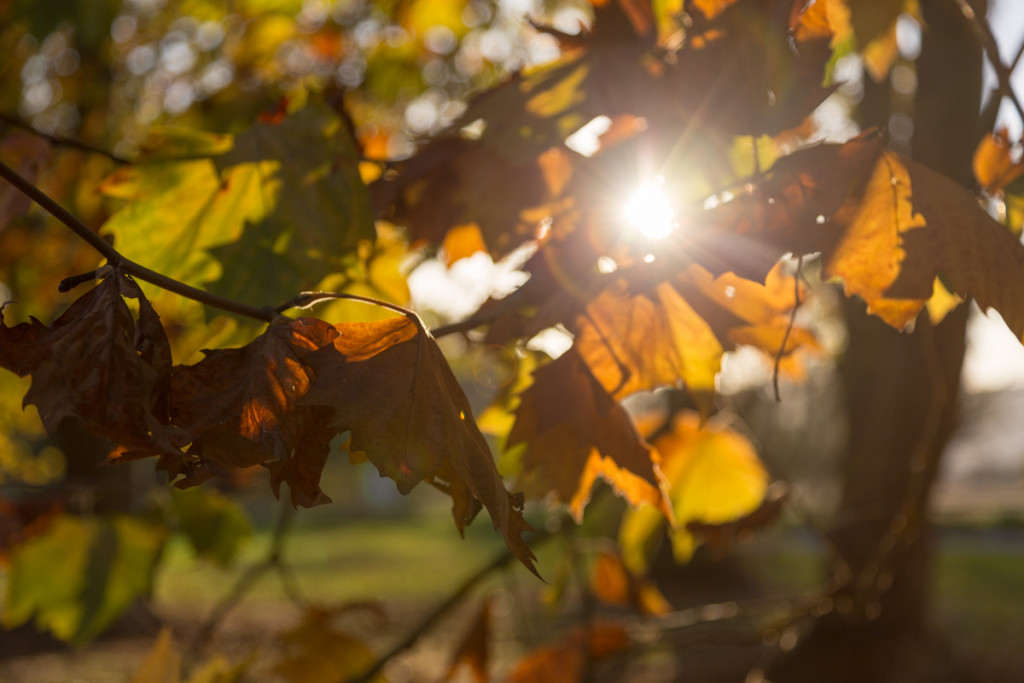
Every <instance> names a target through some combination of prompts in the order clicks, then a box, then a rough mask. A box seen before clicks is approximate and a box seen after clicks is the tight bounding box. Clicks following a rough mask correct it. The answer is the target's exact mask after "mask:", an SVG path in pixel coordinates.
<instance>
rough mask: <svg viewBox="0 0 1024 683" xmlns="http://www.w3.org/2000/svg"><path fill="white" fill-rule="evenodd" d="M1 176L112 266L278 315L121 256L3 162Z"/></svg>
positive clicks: (241, 310) (181, 291) (266, 317)
mask: <svg viewBox="0 0 1024 683" xmlns="http://www.w3.org/2000/svg"><path fill="white" fill-rule="evenodd" d="M0 177H2V178H3V179H4V180H6V181H7V182H9V183H10V184H11V185H13V186H14V187H16V188H17V189H18V190H19V191H20V192H22V193H23V194H24V195H25V196H27V197H28V198H29V199H31V200H32V201H34V202H35V203H36V204H38V205H39V206H41V207H42V208H43V209H44V210H46V212H47V213H49V214H50V215H51V216H53V217H54V218H56V219H57V220H58V221H60V222H61V223H63V224H64V225H65V226H67V228H68V229H70V230H71V231H72V232H73V233H75V234H76V235H78V236H79V237H80V238H82V240H84V241H85V242H86V244H88V245H89V246H90V247H92V248H93V249H95V250H96V251H97V252H99V254H100V256H103V257H104V258H105V259H107V261H108V262H109V263H110V265H111V266H112V267H114V268H118V269H120V270H121V271H122V272H124V273H126V274H128V275H131V276H132V277H135V278H137V279H139V280H142V281H144V282H148V283H150V284H152V285H156V286H157V287H160V288H162V289H166V290H167V291H169V292H174V293H175V294H178V295H180V296H183V297H185V298H187V299H192V300H194V301H198V302H200V303H203V304H206V305H207V306H213V307H214V308H219V309H221V310H222V311H227V312H228V313H234V314H236V315H241V316H244V317H246V318H254V319H256V320H263V321H265V322H270V321H271V320H273V319H274V317H275V316H276V315H277V313H276V312H274V311H272V310H270V309H268V308H258V307H256V306H250V305H249V304H244V303H242V302H240V301H235V300H233V299H228V298H225V297H222V296H217V295H216V294H211V293H209V292H206V291H203V290H201V289H198V288H196V287H192V286H191V285H186V284H185V283H183V282H179V281H178V280H175V279H173V278H169V277H167V276H166V275H162V274H161V273H158V272H156V271H154V270H150V269H149V268H146V267H145V266H141V265H139V264H138V263H135V262H134V261H130V260H128V259H127V258H125V257H124V256H122V255H121V253H120V252H119V251H117V249H115V248H114V247H113V246H111V245H110V244H109V243H108V242H107V241H106V240H104V239H103V238H102V237H100V236H99V235H97V234H96V233H95V232H93V231H92V229H90V228H89V226H88V225H86V224H85V223H83V222H82V221H81V220H79V219H78V218H76V217H75V216H73V215H72V214H71V213H70V212H69V211H68V210H67V209H65V208H64V207H63V206H61V205H60V204H58V203H57V202H56V201H55V200H54V199H53V198H51V197H50V196H49V195H48V194H46V193H45V192H43V191H42V190H40V189H39V188H38V187H36V186H35V185H33V184H32V183H30V182H29V181H28V180H26V179H25V178H24V177H22V176H21V175H20V174H19V173H18V172H17V171H15V170H14V169H13V168H11V167H10V166H8V165H6V164H4V163H3V162H0Z"/></svg>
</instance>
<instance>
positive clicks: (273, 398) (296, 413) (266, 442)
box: [161, 318, 338, 507]
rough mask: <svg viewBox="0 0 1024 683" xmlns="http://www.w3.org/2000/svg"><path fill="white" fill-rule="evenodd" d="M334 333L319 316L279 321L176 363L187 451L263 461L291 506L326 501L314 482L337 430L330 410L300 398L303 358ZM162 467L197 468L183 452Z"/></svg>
mask: <svg viewBox="0 0 1024 683" xmlns="http://www.w3.org/2000/svg"><path fill="white" fill-rule="evenodd" d="M337 336H338V332H337V330H335V328H334V327H332V326H331V325H330V324H328V323H326V322H323V321H322V320H317V319H315V318H298V319H296V320H287V319H285V318H279V319H278V320H276V321H275V322H273V323H271V324H270V325H269V326H268V327H267V330H266V331H265V332H264V333H263V334H261V335H260V336H259V337H257V338H256V339H255V340H253V341H252V342H251V343H249V344H247V345H246V346H244V347H242V348H238V349H223V350H216V351H207V352H206V358H204V359H203V360H202V361H200V362H199V363H197V364H195V365H188V366H181V365H178V366H175V368H174V373H173V375H172V392H173V397H174V402H173V405H172V417H173V421H174V424H175V425H177V426H179V427H180V428H181V429H182V430H183V431H184V432H185V433H186V434H187V435H188V437H187V438H188V440H189V441H191V446H190V448H189V451H188V455H189V456H193V457H198V458H200V459H201V461H202V462H204V463H207V464H209V463H213V464H215V465H220V466H222V467H249V466H251V465H256V464H266V465H267V467H268V468H269V469H270V470H271V472H272V474H273V485H274V489H275V493H276V492H277V490H278V487H279V486H280V482H281V481H285V482H287V483H288V486H289V489H290V490H291V496H292V502H293V503H295V504H296V505H303V506H306V507H309V506H312V505H319V504H322V503H328V502H330V498H328V497H327V496H326V495H325V494H324V493H323V492H322V491H321V490H320V486H319V482H320V472H321V471H322V470H323V467H324V463H325V462H326V460H327V455H328V453H329V452H330V442H331V438H332V437H333V436H334V434H335V432H334V431H333V430H331V429H330V428H328V427H327V426H326V425H325V423H326V421H327V417H328V414H329V411H326V410H325V409H323V408H316V407H310V406H300V405H297V403H298V401H299V399H300V398H302V397H303V396H304V395H305V394H306V393H307V392H308V391H309V389H310V387H311V385H312V383H313V381H314V379H315V378H316V373H315V372H314V371H313V369H312V368H311V367H310V366H309V365H307V364H306V363H305V362H303V361H302V360H301V357H302V356H305V355H307V354H308V353H309V352H310V351H313V350H316V349H319V348H321V347H323V346H327V345H329V344H331V342H332V341H333V340H334V339H335V338H336V337H337ZM161 466H162V467H163V468H165V469H168V470H169V473H170V474H171V475H172V476H176V475H177V474H179V473H185V474H187V475H189V474H192V470H193V469H194V468H193V467H192V465H191V464H190V462H189V459H188V458H187V457H185V458H180V459H178V460H174V459H172V457H170V456H165V458H164V460H163V462H162V463H161ZM197 481H198V479H197V478H196V477H195V476H192V477H186V479H185V480H184V483H185V485H189V484H192V483H196V482H197Z"/></svg>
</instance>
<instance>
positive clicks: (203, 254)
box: [103, 104, 374, 305]
mask: <svg viewBox="0 0 1024 683" xmlns="http://www.w3.org/2000/svg"><path fill="white" fill-rule="evenodd" d="M222 138H223V136H221V137H220V138H218V142H217V143H216V144H212V143H211V144H207V145H205V147H201V149H210V150H214V151H218V152H219V151H221V150H222V149H223V148H224V146H225V144H224V142H223V139H222ZM175 144H176V143H175ZM103 189H104V191H105V192H106V193H107V194H110V195H112V196H116V197H120V198H123V199H127V200H129V201H128V203H127V204H126V205H125V206H124V207H123V208H122V209H120V210H119V211H118V212H117V213H115V214H114V215H113V216H112V217H111V218H110V220H108V221H107V222H106V224H104V227H103V229H104V230H105V231H106V232H109V233H110V234H112V235H113V236H114V238H115V244H116V245H117V247H118V249H119V250H120V251H121V253H123V254H124V255H125V256H127V257H128V258H131V259H133V260H136V261H139V262H141V263H145V264H146V265H147V266H149V267H151V268H153V269H155V270H158V271H159V272H161V273H163V274H165V275H168V276H170V277H174V278H176V279H180V280H184V281H186V282H189V283H190V284H195V285H204V284H206V285H209V286H210V288H211V289H213V290H215V291H217V292H219V293H221V294H224V295H226V296H232V297H235V298H237V299H239V300H242V301H247V302H250V303H253V304H256V305H265V304H267V303H268V302H272V301H278V300H281V299H284V298H287V297H289V296H291V295H293V294H294V293H297V292H299V291H301V290H308V289H312V288H313V287H314V286H315V285H316V284H317V283H318V282H319V281H320V280H321V279H323V278H324V277H325V276H327V275H328V274H329V273H332V272H334V271H335V270H337V269H339V268H341V267H342V264H343V257H344V255H345V254H347V253H348V252H350V251H351V250H353V249H355V248H356V246H357V244H358V243H359V242H360V240H371V241H372V240H373V239H374V230H373V223H372V218H371V215H370V207H369V197H368V195H367V194H366V190H365V188H364V186H363V184H362V181H361V179H360V177H359V169H358V156H357V153H356V150H355V145H354V143H353V142H352V140H351V139H350V137H349V135H348V133H347V132H346V130H345V128H344V126H343V124H342V123H341V120H340V118H339V117H337V116H336V115H335V114H333V113H332V112H331V111H330V110H328V109H327V107H326V106H324V105H318V104H310V105H308V106H307V107H305V108H304V109H302V110H300V111H298V112H296V113H295V114H293V115H291V116H288V117H286V118H285V119H284V120H283V121H282V122H281V123H280V124H279V125H272V124H269V123H260V124H257V125H256V126H254V127H253V128H251V129H249V130H248V131H246V132H244V133H242V134H240V135H238V136H237V137H236V138H234V141H233V144H232V145H231V146H230V149H229V150H228V151H226V152H224V153H222V154H212V155H211V156H209V157H205V158H203V157H201V158H194V157H193V158H189V159H184V160H176V159H163V160H160V159H156V160H153V161H148V162H142V163H139V164H136V165H134V166H129V167H125V168H122V169H120V170H119V171H117V172H116V173H115V174H114V175H113V176H111V177H110V178H109V179H108V180H107V181H106V182H105V183H104V185H103ZM171 216H173V220H168V217H171Z"/></svg>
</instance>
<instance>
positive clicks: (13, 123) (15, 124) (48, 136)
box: [0, 112, 131, 164]
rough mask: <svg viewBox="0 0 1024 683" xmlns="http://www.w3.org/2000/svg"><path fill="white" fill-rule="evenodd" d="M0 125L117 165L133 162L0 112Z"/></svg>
mask: <svg viewBox="0 0 1024 683" xmlns="http://www.w3.org/2000/svg"><path fill="white" fill-rule="evenodd" d="M0 123H5V124H7V125H8V126H10V127H12V128H19V129H21V130H23V131H25V132H28V133H31V134H32V135H35V136H37V137H41V138H43V139H44V140H46V141H48V142H49V143H50V144H51V145H54V146H56V147H70V148H71V149H77V150H78V151H80V152H88V153H89V154H98V155H100V156H103V157H106V158H108V159H110V160H111V161H113V162H114V163H115V164H130V163H131V161H129V160H128V159H125V158H124V157H121V156H118V155H116V154H114V153H113V152H111V151H109V150H105V149H101V148H99V147H94V146H93V145H90V144H88V143H86V142H82V141H81V140H76V139H75V138H69V137H65V136H63V135H53V134H52V133H44V132H43V131H41V130H39V129H38V128H36V127H35V126H33V125H32V124H30V123H28V122H27V121H22V120H21V119H19V118H18V117H17V116H12V115H11V114H5V113H2V112H0Z"/></svg>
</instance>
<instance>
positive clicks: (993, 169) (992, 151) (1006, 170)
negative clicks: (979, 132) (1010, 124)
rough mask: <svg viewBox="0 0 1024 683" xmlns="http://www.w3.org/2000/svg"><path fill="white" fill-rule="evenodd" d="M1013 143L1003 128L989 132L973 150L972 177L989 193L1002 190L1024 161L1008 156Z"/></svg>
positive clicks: (1023, 171)
mask: <svg viewBox="0 0 1024 683" xmlns="http://www.w3.org/2000/svg"><path fill="white" fill-rule="evenodd" d="M1012 148H1013V144H1012V143H1011V142H1010V136H1009V134H1008V133H1007V132H1006V129H1005V128H1001V129H999V130H998V131H996V132H995V133H989V134H988V135H986V136H985V137H984V138H982V140H981V142H979V143H978V148H977V149H976V150H974V177H975V178H977V179H978V184H979V185H981V187H982V189H984V190H985V191H986V192H988V193H989V194H994V193H996V192H1000V191H1002V189H1003V188H1004V187H1006V186H1007V185H1009V184H1010V183H1011V182H1013V180H1014V179H1016V178H1017V177H1018V176H1019V175H1020V174H1021V173H1024V163H1021V162H1019V161H1017V162H1015V161H1014V160H1013V158H1012V157H1011V156H1010V151H1011V150H1012Z"/></svg>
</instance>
